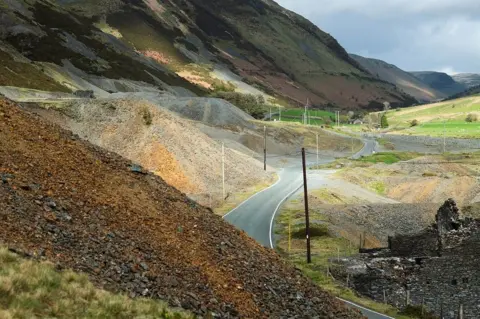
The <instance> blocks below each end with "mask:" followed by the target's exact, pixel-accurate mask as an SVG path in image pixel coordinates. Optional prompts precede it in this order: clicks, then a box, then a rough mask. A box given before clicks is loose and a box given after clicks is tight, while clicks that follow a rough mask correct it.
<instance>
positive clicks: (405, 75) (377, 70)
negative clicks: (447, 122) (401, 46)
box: [350, 54, 447, 102]
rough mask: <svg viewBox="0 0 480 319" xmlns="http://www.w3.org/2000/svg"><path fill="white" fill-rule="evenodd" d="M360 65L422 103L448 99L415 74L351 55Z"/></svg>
mask: <svg viewBox="0 0 480 319" xmlns="http://www.w3.org/2000/svg"><path fill="white" fill-rule="evenodd" d="M350 56H351V57H352V58H353V59H355V60H356V61H357V62H358V63H359V64H360V65H362V66H363V67H364V68H365V69H366V70H368V71H369V72H370V73H371V74H372V75H374V76H375V75H376V76H377V77H378V78H380V79H382V80H385V81H387V82H390V83H392V84H394V85H397V86H398V87H399V88H401V89H402V90H403V91H405V92H406V93H408V94H410V95H412V96H413V97H415V98H416V99H417V100H419V101H421V102H431V101H434V100H439V99H442V98H445V97H447V95H446V94H445V93H443V92H440V91H438V90H436V89H434V88H432V87H430V86H429V85H428V84H426V83H424V82H423V81H422V80H421V79H419V78H417V77H415V76H414V75H413V74H411V73H409V72H407V71H404V70H402V69H400V68H399V67H397V66H396V65H393V64H390V63H388V62H385V61H383V60H380V59H375V58H366V57H362V56H360V55H356V54H350Z"/></svg>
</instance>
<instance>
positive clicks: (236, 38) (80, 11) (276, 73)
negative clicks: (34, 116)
mask: <svg viewBox="0 0 480 319" xmlns="http://www.w3.org/2000/svg"><path fill="white" fill-rule="evenodd" d="M55 3H56V5H53V4H52V2H50V1H47V0H34V1H25V0H23V1H13V0H0V8H2V11H4V12H6V13H5V14H4V16H5V19H1V20H0V21H1V22H0V27H1V29H2V32H0V48H2V50H3V51H7V50H9V51H12V50H13V49H15V50H16V51H17V52H13V53H12V54H13V56H16V55H18V53H21V55H22V56H23V57H24V58H25V57H26V58H28V59H29V60H31V61H35V62H36V63H35V64H34V65H35V66H36V67H37V68H38V69H39V70H40V72H43V73H46V74H48V75H50V76H52V77H53V78H54V79H55V80H57V82H59V83H60V84H62V85H64V86H66V87H67V88H69V89H72V90H75V89H79V88H81V89H84V87H82V85H80V84H79V81H77V80H75V79H72V77H74V76H77V77H80V78H82V79H83V80H86V81H87V82H89V83H94V84H95V85H96V86H99V87H100V88H101V89H103V90H105V91H112V87H111V86H107V85H106V84H105V81H104V79H103V80H102V78H109V79H117V80H122V81H124V80H129V81H143V82H146V83H149V84H151V85H154V86H158V87H160V88H161V89H163V90H168V89H169V87H171V86H180V87H186V88H188V89H189V90H190V91H192V92H194V93H196V94H204V92H205V91H208V89H205V88H210V89H211V88H214V89H220V90H222V89H223V88H225V80H227V79H228V80H230V79H232V81H233V82H234V83H236V86H237V88H238V89H239V90H247V91H250V92H259V91H258V90H256V88H260V89H261V90H263V91H266V92H267V93H269V94H271V95H275V96H277V97H281V98H282V99H287V100H289V101H291V102H293V103H295V104H299V105H302V104H304V103H305V101H306V99H307V98H309V99H310V100H311V101H312V103H313V104H314V105H316V106H326V105H329V106H338V107H341V108H358V107H363V108H369V109H376V108H381V106H382V105H383V104H382V103H383V102H384V101H389V102H391V103H392V104H393V105H398V106H403V105H409V104H411V103H413V102H414V100H413V98H412V97H411V96H408V95H406V94H404V93H403V92H400V91H399V90H397V89H396V88H395V87H394V86H393V85H391V84H390V83H387V82H385V81H382V80H379V79H377V78H375V77H373V76H372V75H370V74H369V73H368V72H366V71H365V70H363V69H362V68H361V67H360V66H359V65H358V64H357V63H356V62H355V61H354V60H353V59H351V58H350V57H349V56H348V54H347V53H346V52H345V50H344V49H343V48H342V47H341V46H340V45H339V44H338V42H337V41H336V40H335V39H334V38H332V37H331V36H330V35H328V34H326V33H324V32H323V31H321V30H320V29H318V28H317V27H316V26H314V25H313V24H312V23H310V22H309V21H308V20H306V19H304V18H302V17H300V16H298V15H297V14H294V13H292V12H290V11H287V10H285V9H283V8H282V7H280V6H279V5H277V4H276V3H275V2H273V1H271V0H265V1H263V0H249V1H246V0H244V1H233V0H229V1H218V0H215V1H206V0H184V1H172V0H167V1H162V2H159V1H157V0H144V1H140V0H100V1H91V0H68V1H66V0H57V1H56V2H55ZM1 41H3V45H2V43H1ZM8 44H10V45H12V46H13V48H12V47H10V46H9V45H8ZM58 44H60V45H58ZM47 63H54V64H55V65H56V66H62V68H61V70H60V71H59V70H58V68H56V67H55V66H54V65H52V64H47ZM98 77H101V78H100V80H99V78H98ZM187 80H188V81H192V82H194V84H189V83H188V82H187ZM242 81H243V82H244V83H243V82H242ZM0 84H1V83H0ZM37 84H38V85H40V84H41V83H37ZM247 84H249V85H247ZM4 85H5V84H4ZM7 85H8V81H7ZM199 86H203V87H204V88H203V89H201V88H199ZM113 90H114V91H115V90H117V91H118V90H122V89H118V87H114V88H113ZM123 90H125V89H123Z"/></svg>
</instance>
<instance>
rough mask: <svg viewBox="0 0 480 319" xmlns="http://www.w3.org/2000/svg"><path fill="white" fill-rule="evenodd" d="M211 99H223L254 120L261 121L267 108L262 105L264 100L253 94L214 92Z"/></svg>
mask: <svg viewBox="0 0 480 319" xmlns="http://www.w3.org/2000/svg"><path fill="white" fill-rule="evenodd" d="M211 96H212V97H216V98H220V99H224V100H226V101H228V102H230V103H232V104H233V105H235V106H236V107H238V108H239V109H241V110H242V111H244V112H246V113H248V114H250V115H251V116H253V117H254V118H256V119H263V117H264V116H265V114H267V112H268V110H269V107H268V106H266V105H265V104H263V103H259V102H262V101H263V102H264V101H265V99H264V98H263V96H262V97H259V96H255V95H253V94H243V93H238V92H223V91H220V92H214V93H212V94H211Z"/></svg>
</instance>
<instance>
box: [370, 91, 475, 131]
mask: <svg viewBox="0 0 480 319" xmlns="http://www.w3.org/2000/svg"><path fill="white" fill-rule="evenodd" d="M378 114H379V113H375V114H372V116H373V117H377V118H378ZM387 117H388V121H389V124H390V130H391V131H394V132H395V133H399V134H409V135H431V136H443V134H444V130H445V136H447V137H465V138H466V137H476V138H478V137H480V122H478V120H480V95H474V96H470V97H465V98H460V99H456V100H451V101H445V102H440V103H434V104H427V105H421V106H415V107H409V108H405V109H401V110H391V111H389V112H388V113H387ZM467 117H469V118H470V119H471V120H472V121H467ZM475 117H476V118H477V119H478V120H477V121H475V120H474V119H475ZM414 121H416V122H417V125H414V126H413V125H412V124H413V122H414Z"/></svg>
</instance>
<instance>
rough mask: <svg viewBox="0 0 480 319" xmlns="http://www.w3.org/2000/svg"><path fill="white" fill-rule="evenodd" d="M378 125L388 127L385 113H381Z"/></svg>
mask: <svg viewBox="0 0 480 319" xmlns="http://www.w3.org/2000/svg"><path fill="white" fill-rule="evenodd" d="M380 126H381V127H382V128H387V127H388V119H387V114H385V113H383V115H382V118H381V120H380Z"/></svg>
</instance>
